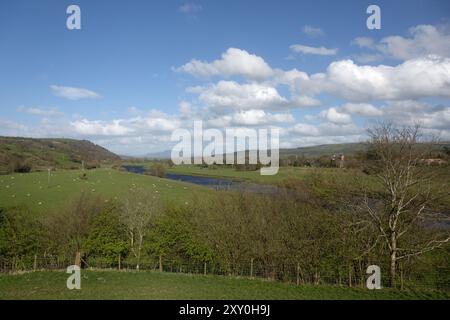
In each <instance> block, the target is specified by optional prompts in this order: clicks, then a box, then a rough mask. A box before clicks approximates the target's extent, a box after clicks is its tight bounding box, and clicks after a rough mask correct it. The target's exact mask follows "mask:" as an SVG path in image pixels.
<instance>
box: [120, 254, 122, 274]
mask: <svg viewBox="0 0 450 320" xmlns="http://www.w3.org/2000/svg"><path fill="white" fill-rule="evenodd" d="M120 259H121V258H120V254H119V270H120V269H121V268H122V261H120Z"/></svg>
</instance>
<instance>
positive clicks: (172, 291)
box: [0, 271, 449, 300]
mask: <svg viewBox="0 0 450 320" xmlns="http://www.w3.org/2000/svg"><path fill="white" fill-rule="evenodd" d="M67 277H68V275H67V274H66V273H65V272H62V271H53V272H50V271H47V272H32V273H24V274H18V275H6V274H0V299H156V300H163V299H175V300H176V299H201V300H208V299H223V300H225V299H226V300H235V299H274V300H280V299H313V300H314V299H333V300H339V299H355V300H360V299H386V300H389V299H448V298H449V296H448V295H447V294H446V293H442V292H435V291H421V292H414V291H398V290H392V289H382V290H372V291H371V290H367V289H361V288H344V287H338V286H326V285H323V286H313V285H300V286H296V285H294V284H289V283H280V282H274V281H265V280H260V279H253V280H252V279H247V278H233V277H223V276H209V275H208V276H203V275H188V274H174V273H159V272H154V271H146V272H142V271H140V272H114V271H82V273H81V289H80V290H68V289H67V288H66V280H67Z"/></svg>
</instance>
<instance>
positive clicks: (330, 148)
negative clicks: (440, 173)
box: [144, 142, 450, 159]
mask: <svg viewBox="0 0 450 320" xmlns="http://www.w3.org/2000/svg"><path fill="white" fill-rule="evenodd" d="M444 148H447V149H450V142H441V143H438V144H436V145H435V146H434V147H433V148H432V149H433V150H434V151H442V150H444ZM366 150H367V144H366V143H363V142H356V143H340V144H323V145H318V146H311V147H299V148H290V149H280V158H287V157H289V156H304V157H305V158H318V157H321V156H331V155H333V154H336V155H340V154H344V155H346V156H349V155H353V154H355V153H358V152H364V151H366ZM170 155H171V151H170V150H166V151H162V152H158V153H149V154H147V155H145V156H144V157H145V158H147V159H170Z"/></svg>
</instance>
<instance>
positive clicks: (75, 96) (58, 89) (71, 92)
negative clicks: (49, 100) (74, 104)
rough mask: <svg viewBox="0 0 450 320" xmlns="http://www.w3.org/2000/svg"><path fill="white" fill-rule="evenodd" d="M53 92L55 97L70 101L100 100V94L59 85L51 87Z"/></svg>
mask: <svg viewBox="0 0 450 320" xmlns="http://www.w3.org/2000/svg"><path fill="white" fill-rule="evenodd" d="M50 89H51V91H52V92H53V94H54V95H55V96H58V97H62V98H66V99H69V100H80V99H88V98H98V97H99V94H98V93H96V92H94V91H91V90H88V89H83V88H74V87H63V86H57V85H51V86H50Z"/></svg>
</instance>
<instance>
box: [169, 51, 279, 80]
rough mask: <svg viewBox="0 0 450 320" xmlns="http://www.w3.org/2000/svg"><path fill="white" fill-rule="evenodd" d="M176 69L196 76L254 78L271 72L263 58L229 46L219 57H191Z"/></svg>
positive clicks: (258, 78)
mask: <svg viewBox="0 0 450 320" xmlns="http://www.w3.org/2000/svg"><path fill="white" fill-rule="evenodd" d="M176 70H177V71H181V72H186V73H189V74H192V75H194V76H197V77H212V76H224V77H229V76H243V77H245V78H247V79H254V80H261V79H266V78H268V77H270V76H271V75H272V74H273V70H272V69H271V68H270V66H269V65H268V64H267V63H266V62H265V61H264V59H263V58H261V57H259V56H256V55H254V54H250V53H248V52H247V51H245V50H241V49H236V48H229V49H228V50H227V51H226V52H225V53H223V54H222V57H221V59H218V60H215V61H213V62H210V63H209V62H205V61H200V60H196V59H193V60H191V61H190V62H188V63H186V64H185V65H183V66H181V67H179V68H177V69H176Z"/></svg>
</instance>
